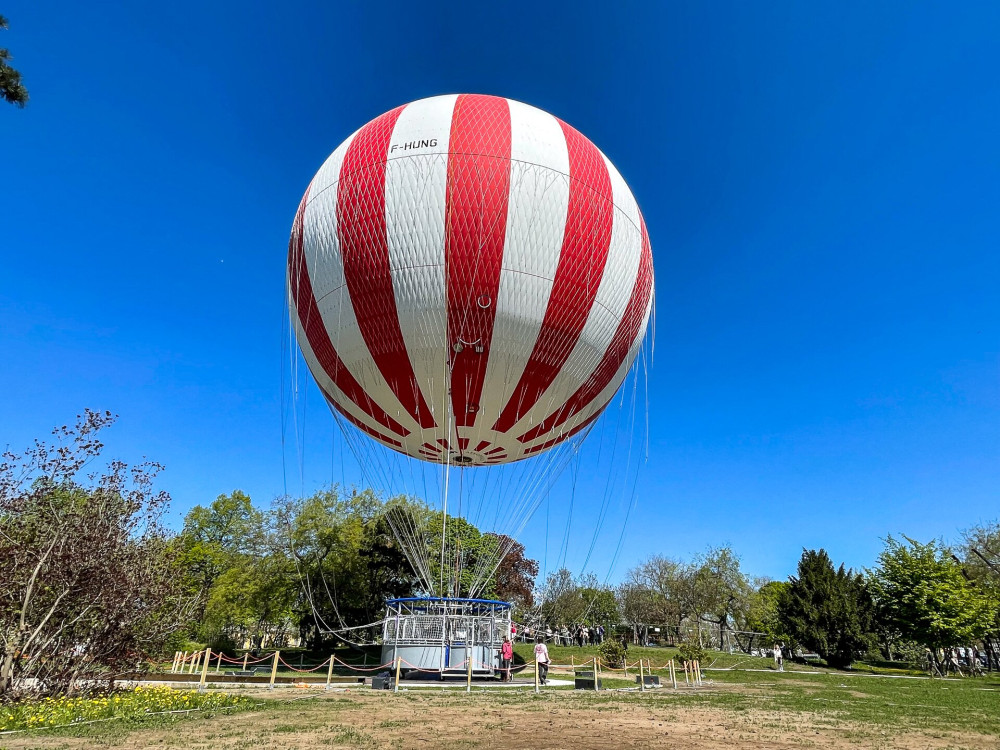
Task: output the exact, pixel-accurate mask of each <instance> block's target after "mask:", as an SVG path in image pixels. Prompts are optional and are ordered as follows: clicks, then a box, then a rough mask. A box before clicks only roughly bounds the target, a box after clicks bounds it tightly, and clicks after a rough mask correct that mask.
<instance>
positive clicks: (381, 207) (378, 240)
mask: <svg viewBox="0 0 1000 750" xmlns="http://www.w3.org/2000/svg"><path fill="white" fill-rule="evenodd" d="M403 109H404V107H397V108H396V109H394V110H392V111H390V112H386V113H385V114H384V115H382V116H380V117H377V118H376V119H374V120H372V121H371V122H370V123H368V124H367V125H365V126H364V127H363V128H362V129H361V130H360V131H359V132H358V134H357V135H356V136H355V137H354V140H353V141H351V145H350V146H348V148H347V153H346V154H345V155H344V163H343V165H342V166H341V168H340V182H339V184H338V186H337V239H338V241H339V243H340V254H341V257H342V258H343V262H344V281H345V282H346V284H347V289H348V291H349V293H350V296H351V304H352V305H353V306H354V315H355V317H356V318H357V320H358V328H359V329H360V331H361V336H362V338H364V340H365V344H366V345H367V347H368V351H369V352H370V353H371V355H372V359H374V360H375V365H376V366H377V367H378V369H379V372H381V373H382V377H384V378H385V381H386V383H387V384H388V385H389V388H390V390H392V392H393V395H395V396H396V399H397V400H398V401H399V403H400V404H401V405H402V407H403V408H404V409H405V410H406V412H407V413H408V414H409V415H410V416H411V417H413V419H414V421H415V422H416V423H417V424H419V425H420V427H421V428H423V429H430V428H433V427H434V426H435V422H434V415H433V414H431V410H430V408H429V407H428V406H427V403H426V401H425V400H424V396H423V393H422V391H421V390H420V384H419V383H418V382H417V378H416V375H415V374H414V372H413V364H412V363H411V362H410V356H409V353H408V352H407V351H406V343H405V342H404V341H403V333H402V331H401V330H400V328H399V316H398V314H397V312H396V295H395V293H394V291H393V288H392V271H391V268H390V265H389V243H388V239H387V237H386V222H385V169H386V163H385V162H386V154H388V152H389V141H390V140H391V139H392V131H393V128H394V127H395V126H396V120H398V119H399V115H400V113H401V112H402V111H403Z"/></svg>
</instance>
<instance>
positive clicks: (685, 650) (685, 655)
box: [677, 633, 705, 662]
mask: <svg viewBox="0 0 1000 750" xmlns="http://www.w3.org/2000/svg"><path fill="white" fill-rule="evenodd" d="M677 651H678V653H679V655H680V657H681V660H682V661H699V662H700V661H701V660H702V659H704V658H705V648H704V647H703V646H702V645H701V641H700V640H698V635H697V633H688V634H687V635H685V636H684V640H683V641H681V645H680V646H678V648H677Z"/></svg>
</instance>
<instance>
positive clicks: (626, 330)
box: [518, 216, 653, 443]
mask: <svg viewBox="0 0 1000 750" xmlns="http://www.w3.org/2000/svg"><path fill="white" fill-rule="evenodd" d="M640 224H641V231H642V249H641V254H640V256H639V272H638V274H637V276H636V279H635V284H634V285H633V287H632V296H631V297H630V298H629V301H628V304H627V305H626V307H625V312H624V314H623V315H622V319H621V321H620V322H619V323H618V328H617V329H616V330H615V333H614V336H613V337H612V338H611V344H610V345H609V346H608V349H607V351H605V352H604V356H603V357H602V358H601V361H600V362H599V363H598V365H597V367H596V368H595V369H594V371H593V372H592V373H591V374H590V377H589V378H587V380H586V381H585V382H584V383H583V385H581V386H580V387H579V388H578V389H577V391H576V393H574V394H573V395H572V396H570V398H569V400H568V401H567V402H566V403H565V404H563V405H562V406H561V407H559V409H557V410H556V411H554V412H553V413H552V414H550V415H549V416H548V417H546V419H545V420H544V421H543V422H541V423H540V424H538V425H536V426H535V427H533V428H532V429H530V430H528V431H527V432H526V433H524V434H523V435H521V436H520V437H519V438H518V440H520V441H521V442H522V443H527V442H528V441H530V440H534V439H535V438H537V437H539V436H540V435H543V434H545V433H546V432H548V431H549V430H551V429H553V428H555V427H558V426H559V425H561V424H562V423H563V422H565V421H566V420H567V419H569V418H570V417H572V416H573V415H574V414H578V413H579V412H580V411H581V410H583V409H585V408H586V407H587V406H588V405H589V404H590V402H591V401H593V400H594V398H596V397H597V395H598V394H599V393H600V392H601V391H603V390H604V388H605V387H606V386H607V385H608V383H610V382H611V379H612V378H614V376H615V373H616V372H618V368H619V367H621V364H622V362H624V361H625V358H626V357H627V356H628V352H629V349H631V348H632V344H633V343H634V342H635V338H636V336H637V335H638V333H639V329H640V328H641V327H642V321H643V318H644V317H645V315H646V308H647V307H648V305H649V295H650V293H651V292H652V288H653V256H652V253H651V251H650V247H649V235H648V234H647V233H646V223H645V222H644V221H642V217H641V216H640Z"/></svg>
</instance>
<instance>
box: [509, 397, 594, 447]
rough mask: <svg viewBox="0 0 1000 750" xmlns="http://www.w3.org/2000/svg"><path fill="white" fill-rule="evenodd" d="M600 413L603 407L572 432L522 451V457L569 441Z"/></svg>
mask: <svg viewBox="0 0 1000 750" xmlns="http://www.w3.org/2000/svg"><path fill="white" fill-rule="evenodd" d="M605 406H607V404H605ZM602 411H604V407H601V408H600V409H598V410H597V411H596V412H594V413H593V414H591V415H590V416H589V417H587V418H586V419H585V420H583V421H582V422H580V424H578V425H577V426H576V427H574V428H573V429H572V430H570V431H569V432H567V433H566V434H565V435H560V436H559V437H555V438H552V439H551V440H546V441H545V442H544V443H539V444H538V445H533V446H531V447H530V448H528V449H526V450H525V451H524V455H526V456H530V455H531V454H532V453H538V451H544V450H546V449H548V448H551V447H552V446H553V445H556V444H557V443H561V442H562V441H563V440H569V439H570V438H571V437H573V436H574V435H575V434H576V433H578V432H579V431H580V430H582V429H584V428H586V427H588V426H589V425H590V424H592V423H593V421H594V420H595V419H597V418H598V417H599V416H601V412H602Z"/></svg>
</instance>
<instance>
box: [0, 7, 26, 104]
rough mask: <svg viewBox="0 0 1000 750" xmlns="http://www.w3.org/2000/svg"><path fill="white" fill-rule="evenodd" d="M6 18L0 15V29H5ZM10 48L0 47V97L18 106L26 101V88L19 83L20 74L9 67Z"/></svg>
mask: <svg viewBox="0 0 1000 750" xmlns="http://www.w3.org/2000/svg"><path fill="white" fill-rule="evenodd" d="M7 28H8V25H7V19H6V18H4V17H3V16H0V29H2V30H4V31H6V30H7ZM11 59H12V55H11V54H10V50H7V49H4V48H2V47H0V97H2V98H3V99H4V101H7V102H10V103H11V104H14V105H16V106H18V107H23V106H24V105H25V104H27V103H28V89H26V88H25V87H24V84H23V83H21V74H20V73H19V72H18V71H17V70H15V69H14V68H12V67H11V65H10V60H11Z"/></svg>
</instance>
